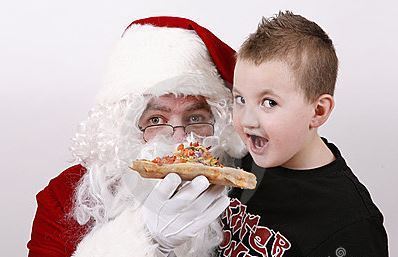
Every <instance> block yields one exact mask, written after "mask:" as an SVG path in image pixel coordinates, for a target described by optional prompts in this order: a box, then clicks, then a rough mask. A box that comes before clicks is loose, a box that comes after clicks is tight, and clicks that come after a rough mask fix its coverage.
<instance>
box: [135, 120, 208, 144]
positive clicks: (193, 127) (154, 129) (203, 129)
mask: <svg viewBox="0 0 398 257" xmlns="http://www.w3.org/2000/svg"><path fill="white" fill-rule="evenodd" d="M176 128H183V129H184V132H185V134H190V133H191V132H193V133H195V134H197V135H199V136H203V137H208V136H212V135H213V134H214V125H213V124H212V123H193V124H189V125H187V126H172V125H170V124H157V125H150V126H147V127H145V128H140V130H141V131H142V132H144V134H143V138H144V140H145V142H148V141H149V140H151V139H152V138H154V137H155V136H157V135H164V136H173V135H174V132H175V130H176Z"/></svg>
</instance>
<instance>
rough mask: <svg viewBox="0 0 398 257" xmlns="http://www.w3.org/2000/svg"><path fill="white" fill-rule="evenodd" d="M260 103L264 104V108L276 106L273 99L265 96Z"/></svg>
mask: <svg viewBox="0 0 398 257" xmlns="http://www.w3.org/2000/svg"><path fill="white" fill-rule="evenodd" d="M261 105H262V106H264V107H265V108H273V107H275V106H277V105H278V104H277V102H275V101H274V100H272V99H268V98H267V99H264V100H263V101H262V102H261Z"/></svg>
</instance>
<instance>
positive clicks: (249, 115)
mask: <svg viewBox="0 0 398 257" xmlns="http://www.w3.org/2000/svg"><path fill="white" fill-rule="evenodd" d="M240 124H241V125H242V126H244V127H248V128H256V127H258V126H259V122H258V119H257V115H256V113H255V111H253V110H248V109H246V110H245V111H244V112H243V113H242V116H241V117H240Z"/></svg>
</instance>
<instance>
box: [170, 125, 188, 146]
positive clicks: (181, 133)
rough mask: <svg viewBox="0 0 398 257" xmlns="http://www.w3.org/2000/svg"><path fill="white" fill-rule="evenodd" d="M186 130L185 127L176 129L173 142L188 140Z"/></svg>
mask: <svg viewBox="0 0 398 257" xmlns="http://www.w3.org/2000/svg"><path fill="white" fill-rule="evenodd" d="M186 136H187V135H186V134H185V129H184V128H183V127H176V128H174V134H173V140H174V141H175V142H178V143H179V142H182V141H184V140H185V138H186Z"/></svg>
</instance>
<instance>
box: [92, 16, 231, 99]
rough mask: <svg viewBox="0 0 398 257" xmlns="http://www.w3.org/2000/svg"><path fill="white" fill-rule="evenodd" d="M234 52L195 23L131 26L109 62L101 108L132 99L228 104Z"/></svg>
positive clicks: (152, 21) (159, 21) (173, 20)
mask: <svg viewBox="0 0 398 257" xmlns="http://www.w3.org/2000/svg"><path fill="white" fill-rule="evenodd" d="M234 66H235V51H234V50H233V49H232V48H230V47H229V46H228V45H226V44H225V43H224V42H222V41H221V40H220V39H218V38H217V37H216V36H215V35H214V34H213V33H211V32H210V31H209V30H207V29H206V28H204V27H202V26H200V25H198V24H197V23H195V22H193V21H191V20H189V19H184V18H178V17H151V18H145V19H140V20H136V21H134V22H132V23H131V24H130V25H129V26H128V27H127V29H126V30H125V31H124V33H123V35H122V38H121V40H119V42H117V44H116V46H115V48H114V50H113V51H112V54H111V57H110V63H109V67H108V70H107V74H106V75H105V81H104V86H103V88H102V89H101V90H100V92H99V93H98V95H97V103H99V104H107V103H115V102H117V101H120V100H122V99H124V98H127V97H128V96H129V95H131V94H135V95H145V94H149V95H154V96H160V95H164V94H167V93H174V94H184V95H203V96H205V97H207V98H208V99H210V100H220V99H230V98H231V93H230V89H231V88H232V80H233V70H234Z"/></svg>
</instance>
